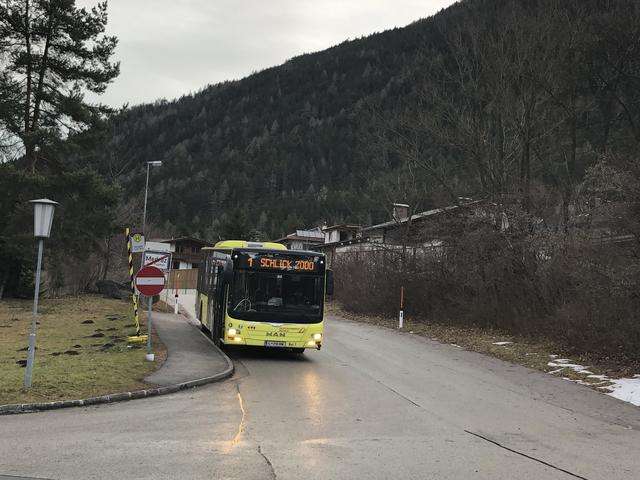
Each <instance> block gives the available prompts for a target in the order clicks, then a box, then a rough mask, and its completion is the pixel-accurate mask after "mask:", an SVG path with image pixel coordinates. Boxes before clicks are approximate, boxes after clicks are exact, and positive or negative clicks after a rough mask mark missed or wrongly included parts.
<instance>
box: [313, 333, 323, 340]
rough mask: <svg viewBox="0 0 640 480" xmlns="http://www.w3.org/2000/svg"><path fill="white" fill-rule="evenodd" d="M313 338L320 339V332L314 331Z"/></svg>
mask: <svg viewBox="0 0 640 480" xmlns="http://www.w3.org/2000/svg"><path fill="white" fill-rule="evenodd" d="M313 339H314V340H320V339H322V334H321V333H314V334H313Z"/></svg>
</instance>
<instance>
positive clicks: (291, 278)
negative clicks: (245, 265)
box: [228, 270, 324, 323]
mask: <svg viewBox="0 0 640 480" xmlns="http://www.w3.org/2000/svg"><path fill="white" fill-rule="evenodd" d="M323 287H324V284H323V276H321V275H308V274H307V275H305V274H296V273H285V272H283V273H272V272H262V271H251V270H236V271H235V272H234V276H233V284H232V285H231V289H230V292H229V303H228V309H229V314H230V315H231V316H233V317H234V318H238V319H241V320H248V321H259V322H274V323H318V322H321V321H322V303H323V293H324V292H323Z"/></svg>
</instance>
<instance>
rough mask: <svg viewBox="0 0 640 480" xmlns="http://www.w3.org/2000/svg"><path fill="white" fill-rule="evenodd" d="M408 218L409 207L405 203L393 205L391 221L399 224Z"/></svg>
mask: <svg viewBox="0 0 640 480" xmlns="http://www.w3.org/2000/svg"><path fill="white" fill-rule="evenodd" d="M408 217H409V205H407V204H406V203H394V204H393V219H394V220H395V221H396V222H401V221H403V220H406V219H407V218H408Z"/></svg>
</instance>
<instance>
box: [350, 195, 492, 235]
mask: <svg viewBox="0 0 640 480" xmlns="http://www.w3.org/2000/svg"><path fill="white" fill-rule="evenodd" d="M460 200H463V201H465V203H462V204H461V205H460V206H461V207H466V206H468V205H473V204H477V203H480V202H481V201H482V200H471V199H469V198H461V199H460ZM457 208H458V205H451V206H449V207H443V208H434V209H433V210H426V211H424V212H420V213H416V214H415V215H411V221H412V222H414V221H416V220H424V219H426V218H429V217H433V216H435V215H440V214H441V213H445V212H450V211H452V210H456V209H457ZM408 221H409V217H407V218H403V219H399V220H389V221H388V222H383V223H379V224H377V225H372V226H370V227H366V228H363V229H362V231H363V232H370V231H371V230H381V229H385V228H393V227H397V226H398V224H401V223H406V222H408Z"/></svg>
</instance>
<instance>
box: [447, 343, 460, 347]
mask: <svg viewBox="0 0 640 480" xmlns="http://www.w3.org/2000/svg"><path fill="white" fill-rule="evenodd" d="M450 345H451V346H452V347H458V348H462V347H461V346H460V345H456V344H455V343H451V344H450Z"/></svg>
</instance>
